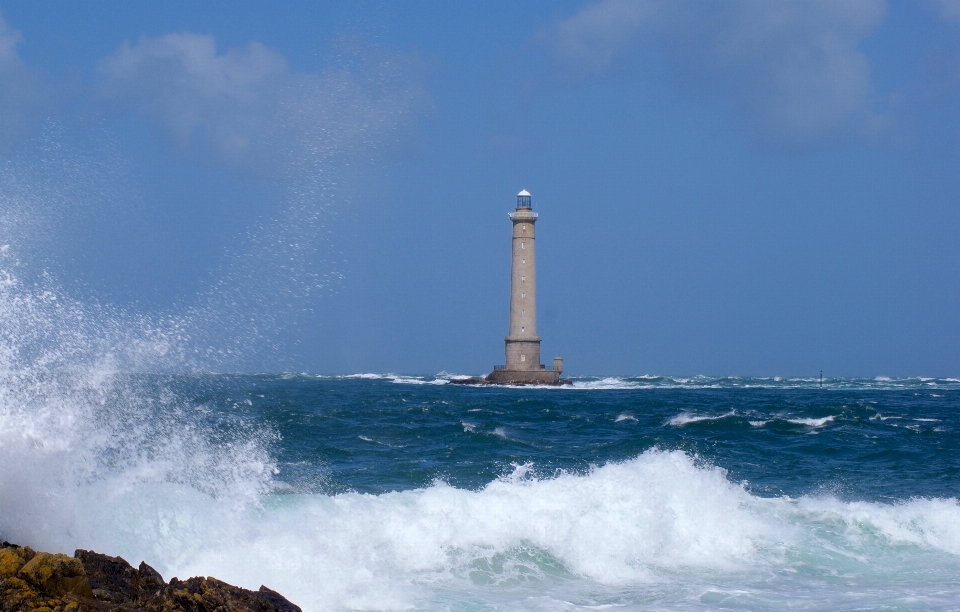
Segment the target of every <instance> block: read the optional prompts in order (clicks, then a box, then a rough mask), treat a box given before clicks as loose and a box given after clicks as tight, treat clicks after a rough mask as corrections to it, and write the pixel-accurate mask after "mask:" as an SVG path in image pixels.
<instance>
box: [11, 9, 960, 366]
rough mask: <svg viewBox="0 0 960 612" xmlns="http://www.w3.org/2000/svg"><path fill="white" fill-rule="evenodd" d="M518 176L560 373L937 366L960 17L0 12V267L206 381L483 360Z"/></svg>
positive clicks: (544, 326) (949, 290)
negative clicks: (147, 326) (127, 331)
mask: <svg viewBox="0 0 960 612" xmlns="http://www.w3.org/2000/svg"><path fill="white" fill-rule="evenodd" d="M521 189H527V190H529V191H530V192H531V193H532V194H533V208H534V210H535V211H537V212H538V213H539V214H540V219H539V221H538V223H537V238H538V240H537V247H538V261H537V264H538V295H537V298H538V303H539V305H538V308H539V311H538V327H539V329H538V331H539V334H540V336H541V338H542V354H543V358H544V360H547V362H548V363H549V359H550V358H552V357H553V356H554V355H560V356H563V357H564V364H565V368H566V372H567V373H568V374H573V375H643V374H651V375H696V374H703V375H731V376H816V375H818V374H819V372H820V371H821V370H822V371H823V373H824V375H825V376H870V377H873V376H953V377H957V376H960V325H958V323H957V313H958V312H960V1H958V0H939V1H938V0H916V1H903V2H899V1H898V2H885V1H883V0H849V1H846V2H835V1H832V0H825V1H818V0H810V1H805V2H796V1H791V0H784V1H783V2H763V1H759V0H728V1H717V0H711V1H700V2H696V1H691V2H684V3H677V2H672V1H668V0H600V1H588V2H576V1H562V2H554V3H550V2H496V1H494V2H476V3H466V2H457V3H451V2H429V1H423V2H374V1H366V2H355V3H341V2H322V1H320V2H284V3H273V2H229V3H228V2H176V1H174V2H165V3H130V2H119V1H116V2H114V1H97V2H90V3H75V2H9V1H6V0H0V242H2V243H3V244H0V248H4V247H5V249H6V250H5V251H3V253H4V257H5V259H4V260H3V262H0V263H4V265H5V266H6V267H7V268H10V267H13V268H15V270H16V274H17V275H18V278H19V279H21V282H22V283H23V284H24V285H25V286H29V285H31V283H32V284H33V285H35V286H41V285H42V286H44V287H52V286H55V287H56V292H57V293H58V294H59V295H63V296H65V297H69V298H70V299H72V300H75V301H76V302H77V303H82V304H94V305H96V307H97V308H98V309H99V310H98V311H99V312H111V313H124V315H123V316H125V317H127V318H134V319H135V318H137V317H143V318H145V319H149V320H151V321H155V322H156V321H159V322H166V323H163V324H164V325H172V326H173V327H175V328H176V329H178V330H180V331H182V334H181V335H182V340H181V341H182V342H186V343H192V344H193V345H194V346H195V348H196V347H203V349H204V350H206V351H208V352H210V351H211V350H212V351H214V352H216V351H217V350H219V348H222V347H231V349H230V350H229V351H220V354H221V355H223V354H229V355H230V358H229V359H221V360H219V361H216V362H215V363H214V362H211V363H209V364H207V365H206V366H203V365H202V364H201V366H199V367H207V368H210V369H227V370H244V371H296V372H301V371H302V372H315V373H354V372H395V373H437V372H441V371H443V372H450V373H457V374H484V373H485V372H488V371H489V370H490V369H492V366H493V365H495V364H501V363H503V337H504V336H505V334H506V331H507V324H508V299H509V266H510V231H511V224H510V221H509V219H508V218H507V215H506V213H507V212H509V211H510V210H512V209H513V207H514V206H515V201H516V200H515V196H516V193H517V192H518V191H520V190H521ZM145 319H144V320H145ZM171 321H175V322H176V323H172V324H171V323H170V322H171ZM159 324H160V323H158V325H159ZM197 350H199V349H197ZM194 352H195V353H196V350H195V351H194ZM201 352H202V351H201ZM191 367H198V366H197V362H191Z"/></svg>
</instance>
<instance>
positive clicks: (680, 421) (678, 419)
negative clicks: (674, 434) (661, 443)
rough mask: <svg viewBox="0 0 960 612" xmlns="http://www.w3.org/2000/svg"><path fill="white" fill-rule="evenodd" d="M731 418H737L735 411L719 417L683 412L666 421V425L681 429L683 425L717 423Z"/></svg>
mask: <svg viewBox="0 0 960 612" xmlns="http://www.w3.org/2000/svg"><path fill="white" fill-rule="evenodd" d="M733 416H737V411H736V410H731V411H730V412H726V413H724V414H720V415H709V414H691V413H689V412H683V413H681V414H678V415H677V416H675V417H673V418H672V419H670V420H669V421H667V425H674V426H676V427H683V426H684V425H689V424H690V423H699V422H701V421H719V420H722V419H726V418H729V417H733Z"/></svg>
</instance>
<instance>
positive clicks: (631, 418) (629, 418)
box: [614, 414, 637, 423]
mask: <svg viewBox="0 0 960 612" xmlns="http://www.w3.org/2000/svg"><path fill="white" fill-rule="evenodd" d="M624 421H633V422H634V423H636V422H637V417H635V416H633V415H631V414H621V415H620V416H618V417H617V420H615V421H614V423H622V422H624Z"/></svg>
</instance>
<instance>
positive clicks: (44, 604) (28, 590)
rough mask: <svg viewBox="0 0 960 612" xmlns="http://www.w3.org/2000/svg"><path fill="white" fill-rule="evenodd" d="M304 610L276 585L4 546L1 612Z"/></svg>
mask: <svg viewBox="0 0 960 612" xmlns="http://www.w3.org/2000/svg"><path fill="white" fill-rule="evenodd" d="M140 611H143V612H301V610H300V608H299V607H298V606H296V605H294V604H292V603H290V602H289V601H287V599H286V598H284V597H283V596H282V595H280V594H279V593H277V592H276V591H272V590H270V589H268V588H267V587H265V586H261V587H260V590H259V591H249V590H247V589H243V588H240V587H236V586H233V585H230V584H227V583H226V582H223V581H221V580H217V579H216V578H210V577H207V578H201V577H197V578H190V579H189V580H178V579H176V578H172V579H171V580H170V584H169V585H168V584H167V583H165V582H164V581H163V577H162V576H161V575H160V573H159V572H157V570H155V569H153V568H152V567H150V566H149V565H147V564H146V563H140V567H139V568H137V569H134V568H133V567H132V566H131V565H130V564H129V563H127V561H126V560H124V559H123V558H121V557H110V556H108V555H103V554H100V553H96V552H93V551H89V550H77V551H76V552H75V553H74V556H73V557H68V556H67V555H63V554H50V553H34V552H33V551H32V550H30V549H29V548H22V547H19V546H14V545H12V544H8V543H6V542H4V543H3V545H2V546H0V612H140Z"/></svg>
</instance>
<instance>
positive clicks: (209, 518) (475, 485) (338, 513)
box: [0, 343, 960, 612]
mask: <svg viewBox="0 0 960 612" xmlns="http://www.w3.org/2000/svg"><path fill="white" fill-rule="evenodd" d="M7 346H8V347H9V343H7ZM0 350H6V349H4V348H3V347H0ZM0 357H2V358H3V359H0V361H2V362H3V363H6V364H7V365H8V366H9V365H10V364H14V365H15V364H16V363H18V361H17V359H15V358H14V357H11V356H10V355H9V354H7V355H6V356H5V357H4V355H0ZM4 359H5V361H4ZM67 361H68V360H67ZM30 363H31V364H32V366H31V368H30V370H29V372H26V371H21V370H18V369H17V368H16V367H12V366H11V367H8V368H7V369H6V370H2V371H0V381H2V382H0V539H4V540H9V541H12V542H16V543H19V544H23V545H30V546H32V547H34V548H35V549H39V550H47V551H62V552H66V553H70V554H72V552H73V551H74V550H75V549H77V548H84V549H93V550H97V551H100V552H104V553H107V554H111V555H119V556H122V557H123V558H125V559H127V560H128V561H130V562H131V563H132V564H134V565H137V564H139V563H140V561H141V560H143V561H146V562H147V563H148V564H150V565H152V566H153V567H155V568H156V569H157V570H159V571H160V572H161V573H162V574H163V576H164V578H165V579H166V580H169V579H170V578H172V577H174V576H177V577H180V578H186V577H188V576H194V575H203V576H215V577H217V578H220V579H222V580H225V581H227V582H230V583H233V584H238V585H241V586H244V587H247V588H252V589H256V588H258V587H259V586H260V585H261V584H262V585H266V586H268V587H269V588H272V589H274V590H276V591H279V592H280V593H282V594H283V595H285V596H286V597H287V598H288V599H290V600H291V601H293V602H294V603H296V604H298V605H300V606H301V607H302V608H303V610H304V611H305V612H313V611H322V610H438V611H440V610H443V611H447V610H449V611H474V610H475V611H481V610H530V611H534V610H536V611H539V610H551V611H552V610H561V611H568V610H569V611H573V610H624V611H626V610H721V609H722V610H824V611H827V610H830V611H834V610H960V504H958V497H960V380H958V379H954V378H883V377H878V378H833V377H827V378H824V379H823V381H822V383H821V381H820V379H819V377H811V378H776V377H770V378H748V377H710V376H695V377H672V376H654V375H644V376H573V377H572V380H573V384H572V385H571V386H567V387H559V388H554V387H476V386H461V385H454V384H450V381H451V380H452V379H453V378H456V377H457V375H455V374H448V373H440V374H435V375H400V374H380V373H358V374H352V375H340V376H325V375H316V374H307V373H299V374H295V373H288V374H221V373H206V372H199V373H197V372H194V373H189V374H184V373H159V374H151V373H129V372H123V371H119V370H118V369H117V368H116V367H114V366H111V365H110V364H109V363H99V362H98V363H96V364H88V365H87V366H85V367H83V368H76V369H71V368H69V367H58V368H53V367H47V366H46V365H45V362H44V361H43V359H42V354H41V355H39V356H37V355H35V356H34V357H31V359H30ZM58 363H61V365H62V364H63V363H64V361H63V360H61V361H59V362H58Z"/></svg>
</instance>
